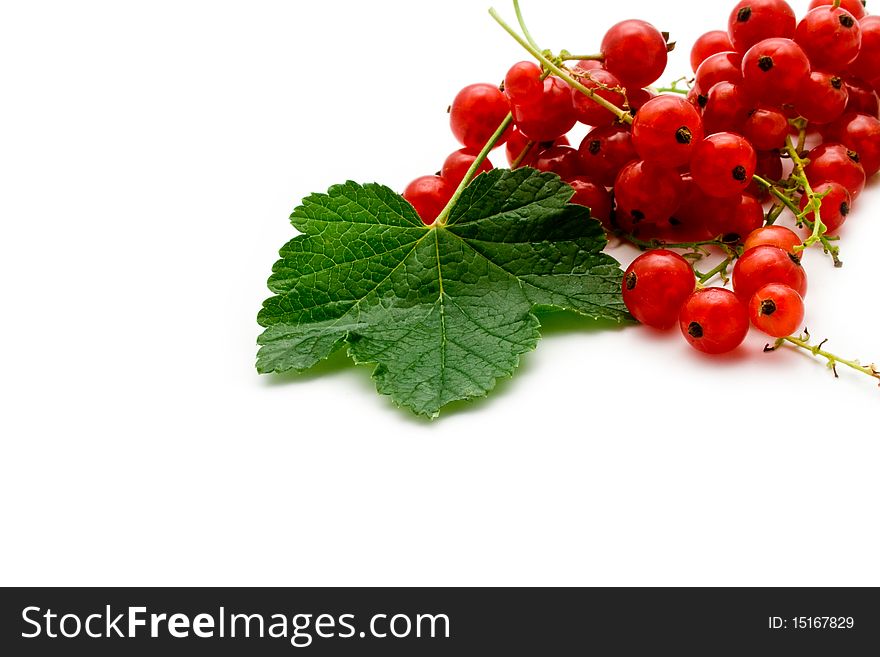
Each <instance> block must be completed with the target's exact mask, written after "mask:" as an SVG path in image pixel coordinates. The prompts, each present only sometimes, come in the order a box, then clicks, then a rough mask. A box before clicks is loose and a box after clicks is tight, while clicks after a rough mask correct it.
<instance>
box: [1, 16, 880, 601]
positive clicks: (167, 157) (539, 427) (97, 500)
mask: <svg viewBox="0 0 880 657" xmlns="http://www.w3.org/2000/svg"><path fill="white" fill-rule="evenodd" d="M497 2H498V8H499V9H500V10H502V12H503V13H504V14H506V15H507V16H509V17H510V18H511V19H512V18H513V12H512V10H511V8H510V6H509V5H508V4H507V3H506V2H505V1H504V0H497ZM730 4H731V5H732V3H730ZM806 4H807V3H806V0H799V1H798V2H797V3H796V5H795V6H796V8H797V10H798V12H799V13H802V12H803V11H804V9H805V7H806ZM523 6H524V11H525V12H526V15H527V17H528V18H529V19H530V25H531V28H532V31H533V33H534V35H535V37H536V38H537V39H538V41H539V42H540V43H541V44H542V46H545V47H553V48H555V49H560V48H567V49H569V50H571V51H595V50H597V49H598V45H599V43H600V40H601V38H602V34H603V33H604V31H605V29H607V28H608V27H609V26H610V25H612V24H613V23H614V22H616V21H618V20H621V19H624V18H630V17H640V18H643V19H646V20H649V21H652V22H654V23H656V24H657V25H658V26H659V27H661V28H662V29H667V30H670V31H672V32H673V37H674V38H675V39H677V40H678V41H679V43H680V44H681V45H680V49H679V50H678V51H677V52H676V53H674V56H673V57H672V59H671V63H670V68H669V69H668V72H667V75H666V78H667V79H668V80H672V79H674V78H676V77H679V76H680V75H683V74H685V73H687V72H688V71H687V68H688V67H687V61H688V51H689V46H690V44H691V43H692V42H693V39H694V38H695V37H696V36H697V35H698V34H700V33H701V32H703V31H706V30H708V29H714V28H717V27H722V28H723V27H724V26H725V25H726V19H727V12H728V11H729V9H730V7H729V6H728V4H727V3H724V4H722V3H710V4H707V5H700V9H699V10H695V9H694V7H695V5H694V4H693V3H691V2H685V1H684V0H667V1H666V2H662V3H661V2H639V1H635V0H631V1H629V2H625V3H623V2H618V3H614V2H607V3H586V2H563V1H561V0H560V1H557V0H554V1H552V2H536V1H532V0H524V2H523ZM487 8H488V2H473V1H470V0H469V1H467V2H465V1H464V0H458V1H451V0H448V1H446V2H442V3H436V2H432V3H428V2H419V3H414V2H293V1H288V2H270V1H260V2H243V1H238V2H220V1H212V2H196V1H188V2H165V1H156V2H151V3H136V2H119V1H112V2H109V1H108V2H97V1H82V2H67V1H59V2H41V3H23V2H22V3H4V4H3V8H2V10H0V61H3V67H2V72H0V76H2V87H0V88H2V94H3V102H2V103H0V119H2V120H0V126H2V127H0V130H2V141H0V210H2V220H0V291H2V297H0V299H2V300H0V308H2V321H0V354H2V361H0V385H2V411H0V428H2V430H0V433H2V438H0V441H2V442H0V446H2V456H0V459H2V461H0V468H2V472H0V500H2V501H0V527H2V533H3V539H2V542H0V583H2V584H29V585H37V584H44V585H45V584H95V585H98V584H116V585H122V584H124V585H138V584H140V585H160V584H179V585H207V584H212V585H221V584H224V585H244V584H248V585H275V584H277V585H282V584H284V585H307V584H310V585H336V584H383V585H429V584H437V585H453V584H468V585H491V584H496V585H520V584H526V585H533V584H545V585H569V584H572V585H574V584H578V585H635V584H641V585H661V584H666V585H709V584H713V585H721V584H727V585H746V584H753V585H832V584H833V585H867V584H871V585H880V562H878V559H877V545H878V539H880V529H878V522H877V499H878V491H880V478H878V475H877V473H878V457H880V445H878V437H880V436H878V433H880V432H878V426H877V417H878V409H880V390H878V389H877V387H876V386H874V385H872V383H871V381H870V380H869V379H868V378H867V377H862V376H860V375H858V374H854V373H852V374H851V373H850V372H842V378H841V379H840V380H838V381H835V380H834V379H833V378H832V376H831V375H830V374H829V373H828V372H827V371H826V370H824V369H823V366H822V364H821V363H819V362H815V361H812V360H811V359H810V358H809V357H806V356H804V355H802V354H798V353H794V352H785V353H777V354H773V355H764V354H762V353H761V347H762V346H763V344H764V340H763V339H762V338H761V337H760V336H757V335H754V336H752V337H751V338H750V339H749V341H748V343H747V344H746V345H745V347H744V348H742V349H741V350H740V352H739V353H738V354H737V355H735V356H732V357H728V358H720V359H719V358H715V359H708V358H704V357H701V356H700V355H698V354H696V353H695V352H693V351H691V350H690V348H689V347H687V346H686V345H685V343H684V341H683V340H681V339H680V337H679V336H678V335H676V334H669V335H658V334H656V333H652V332H650V331H648V330H643V329H640V328H628V329H626V330H620V331H613V332H591V331H590V330H589V329H588V324H586V323H584V322H578V321H571V322H564V321H559V320H554V321H552V322H550V326H549V327H548V329H547V337H546V339H544V340H543V341H542V343H541V345H540V347H539V348H538V350H537V351H536V352H535V353H533V354H530V355H529V356H527V357H526V358H525V362H524V365H523V367H522V368H521V370H520V372H519V373H518V375H517V377H516V378H515V379H513V380H512V381H509V382H504V383H502V384H501V385H500V386H499V389H498V390H497V391H496V392H495V393H494V394H493V395H492V396H491V397H490V398H489V399H488V400H486V401H484V402H479V403H476V404H472V405H468V406H463V407H462V406H460V407H457V408H455V409H453V411H452V412H447V413H445V414H444V415H443V416H442V417H441V419H440V420H438V421H435V422H428V421H422V420H419V419H416V418H414V417H411V416H410V415H408V414H407V412H405V411H400V410H397V409H395V408H394V407H393V406H392V404H391V403H390V401H389V400H388V399H387V398H383V397H380V396H378V395H377V394H376V393H375V391H374V389H373V385H372V382H371V380H370V372H369V370H368V369H364V368H354V367H350V366H346V365H345V360H344V358H334V359H333V360H332V362H331V363H330V364H329V365H326V366H321V367H319V368H317V370H316V372H315V373H314V374H308V375H305V376H299V377H284V378H280V379H279V378H276V379H271V378H265V377H259V376H258V375H257V374H256V372H255V370H254V367H253V363H254V358H255V351H256V348H255V339H256V337H257V335H258V333H259V328H258V326H257V324H256V322H255V316H256V313H257V310H258V309H259V307H260V303H261V301H262V300H263V299H264V298H265V297H266V296H268V292H267V290H266V288H265V280H266V278H267V277H268V275H269V272H270V268H271V265H272V263H273V262H274V260H275V259H276V254H277V249H278V248H279V247H280V246H281V245H282V244H283V243H284V242H285V241H286V240H288V239H289V238H290V237H291V236H292V235H293V230H292V228H291V227H290V225H289V223H288V222H287V216H288V215H289V213H290V211H291V210H292V208H293V207H294V205H295V204H296V203H297V202H298V200H299V199H300V198H302V197H303V196H305V195H306V194H308V193H311V192H313V191H321V190H324V189H326V188H327V187H328V186H329V185H331V184H333V183H337V182H341V181H343V180H346V179H353V180H356V181H361V182H367V181H373V180H378V181H381V182H384V183H386V184H388V185H390V186H392V187H395V188H397V189H401V188H402V187H403V186H404V185H405V184H406V183H407V182H408V181H409V180H410V179H411V178H414V177H416V176H418V175H422V174H426V173H433V172H434V171H436V170H437V169H438V168H439V167H440V164H441V163H442V161H443V158H444V157H445V156H446V154H447V153H448V152H450V151H452V150H454V149H455V148H457V147H458V146H456V144H455V143H454V141H453V138H452V137H451V135H450V134H449V132H448V128H447V117H446V113H445V112H446V107H447V105H448V104H449V102H450V100H451V98H452V97H453V95H454V94H455V92H456V91H457V90H458V89H459V88H460V87H462V86H464V85H465V84H468V83H471V82H482V81H490V82H491V81H498V80H499V79H500V78H501V77H502V76H503V74H504V72H505V71H506V69H507V67H508V66H509V64H511V63H513V62H515V61H518V60H520V59H523V54H524V53H522V52H521V51H520V50H519V47H518V46H517V45H516V44H515V43H514V42H513V41H511V40H510V39H509V38H508V37H507V36H506V35H505V34H504V33H502V32H501V30H500V29H498V28H497V27H496V26H495V25H494V23H493V22H492V21H491V20H490V18H489V16H488V14H487V13H486V9H487ZM501 158H503V154H501ZM495 159H496V163H498V162H499V158H497V157H496V158H495ZM878 186H880V185H878V183H877V182H876V180H875V181H874V183H873V184H872V185H871V187H870V189H869V191H867V192H866V193H865V194H864V196H863V197H862V199H861V200H860V202H859V203H858V206H857V208H856V210H855V213H854V215H853V216H852V218H851V223H850V225H849V226H848V227H847V230H846V231H845V235H844V241H843V256H844V259H845V261H846V267H845V268H844V269H843V270H840V271H835V270H833V269H832V268H831V266H830V264H829V263H828V262H827V261H826V260H825V259H824V258H823V257H821V254H818V253H817V254H811V257H809V258H808V259H807V267H808V270H809V273H810V276H811V279H810V284H811V291H810V294H809V298H808V305H809V308H808V323H809V326H810V328H811V330H812V331H813V333H814V334H815V335H816V336H818V337H830V338H832V343H831V346H832V347H834V348H837V349H838V350H839V351H841V352H843V354H844V355H846V354H852V355H853V356H861V357H862V358H864V359H867V360H870V359H872V358H874V359H880V339H878V337H877V336H878V325H880V311H878V304H877V301H876V299H877V292H876V285H877V282H878V271H877V265H876V262H877V246H876V245H877V243H878V242H880V217H878V212H880V190H878ZM617 255H619V257H620V258H621V259H622V260H628V259H631V258H632V257H633V255H632V252H630V251H622V252H618V253H617Z"/></svg>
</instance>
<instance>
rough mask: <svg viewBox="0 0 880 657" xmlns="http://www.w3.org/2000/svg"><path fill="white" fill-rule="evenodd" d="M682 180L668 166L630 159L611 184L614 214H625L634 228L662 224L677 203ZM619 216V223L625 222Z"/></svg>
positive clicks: (680, 198) (681, 192)
mask: <svg viewBox="0 0 880 657" xmlns="http://www.w3.org/2000/svg"><path fill="white" fill-rule="evenodd" d="M683 193H684V183H683V182H682V180H681V176H680V175H679V174H678V173H676V172H675V171H673V170H671V169H666V168H663V167H659V166H657V165H655V164H652V163H650V162H643V161H641V160H639V161H635V162H630V163H629V164H627V165H626V166H625V167H623V169H622V170H621V172H620V174H618V176H617V180H616V181H615V183H614V197H615V200H616V201H617V210H618V213H623V214H624V215H628V219H629V221H631V223H632V225H633V226H634V227H639V224H654V225H662V224H664V223H665V222H666V221H667V220H668V219H669V217H671V216H672V215H674V214H675V211H676V210H678V207H679V205H680V204H681V200H682V194H683ZM629 221H627V218H626V217H624V218H623V223H624V224H626V223H629Z"/></svg>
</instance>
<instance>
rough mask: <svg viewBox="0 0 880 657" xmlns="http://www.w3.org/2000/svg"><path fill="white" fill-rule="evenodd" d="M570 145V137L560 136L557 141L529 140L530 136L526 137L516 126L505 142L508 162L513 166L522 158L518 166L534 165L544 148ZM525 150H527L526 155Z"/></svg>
mask: <svg viewBox="0 0 880 657" xmlns="http://www.w3.org/2000/svg"><path fill="white" fill-rule="evenodd" d="M530 144H531V146H530ZM568 145H569V142H568V137H560V138H559V139H557V140H556V141H544V142H541V143H540V144H537V143H535V142H533V141H531V140H529V138H528V137H526V136H525V135H524V134H523V133H521V132H520V131H519V130H517V129H516V128H512V129H511V131H510V137H509V138H508V140H507V143H506V144H505V146H506V154H507V163H508V164H509V165H510V166H513V164H514V162H516V161H517V160H520V162H519V164H518V165H517V166H518V167H527V166H532V164H534V162H535V158H536V157H538V153H540V152H541V151H542V150H544V149H547V148H550V147H551V146H568ZM526 149H528V150H526ZM523 152H525V155H524V156H523Z"/></svg>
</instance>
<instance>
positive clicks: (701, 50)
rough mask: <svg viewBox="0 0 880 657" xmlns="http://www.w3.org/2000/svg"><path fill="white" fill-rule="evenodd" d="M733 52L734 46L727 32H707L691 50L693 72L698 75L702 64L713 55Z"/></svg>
mask: <svg viewBox="0 0 880 657" xmlns="http://www.w3.org/2000/svg"><path fill="white" fill-rule="evenodd" d="M731 50H733V44H732V43H731V42H730V37H729V36H728V35H727V32H725V31H723V30H713V31H712V32H706V33H705V34H704V35H703V36H701V37H700V38H699V39H697V40H696V41H695V42H694V47H693V48H691V70H692V71H693V72H694V73H696V72H697V69H698V68H700V64H702V63H703V62H704V61H706V59H708V58H709V57H711V56H712V55H714V54H716V53H719V52H730V51H731Z"/></svg>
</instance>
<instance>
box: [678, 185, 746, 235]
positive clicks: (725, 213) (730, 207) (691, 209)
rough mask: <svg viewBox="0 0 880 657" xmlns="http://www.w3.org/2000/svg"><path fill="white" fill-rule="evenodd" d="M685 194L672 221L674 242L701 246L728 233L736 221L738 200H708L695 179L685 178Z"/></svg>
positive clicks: (709, 197) (711, 198)
mask: <svg viewBox="0 0 880 657" xmlns="http://www.w3.org/2000/svg"><path fill="white" fill-rule="evenodd" d="M682 182H683V184H684V192H683V193H682V199H681V204H680V205H679V208H678V210H676V211H675V215H674V217H673V218H672V219H671V220H670V222H671V226H670V230H669V232H670V234H675V235H676V236H677V237H678V239H670V240H669V241H672V242H700V241H702V240H711V239H713V238H715V237H718V236H719V235H722V234H724V233H725V232H726V230H727V228H726V227H727V226H728V225H729V224H730V222H731V220H732V219H733V214H734V212H735V211H736V206H737V204H738V203H739V199H721V198H713V197H711V196H708V195H707V194H706V193H705V192H704V191H703V190H702V189H700V186H699V185H697V184H696V183H695V182H694V178H693V176H692V175H690V174H689V173H688V174H685V175H683V176H682Z"/></svg>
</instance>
